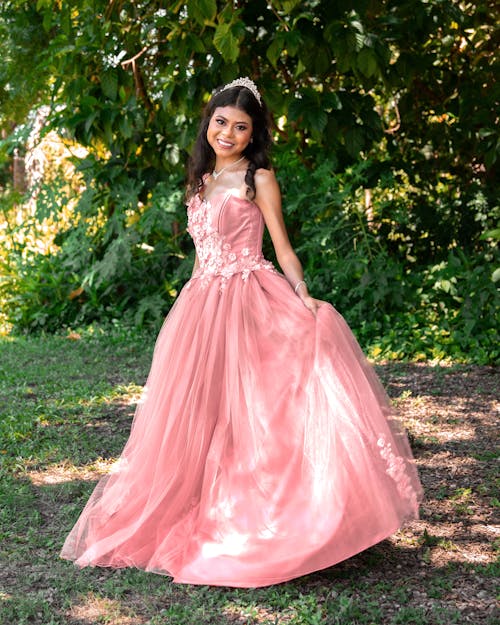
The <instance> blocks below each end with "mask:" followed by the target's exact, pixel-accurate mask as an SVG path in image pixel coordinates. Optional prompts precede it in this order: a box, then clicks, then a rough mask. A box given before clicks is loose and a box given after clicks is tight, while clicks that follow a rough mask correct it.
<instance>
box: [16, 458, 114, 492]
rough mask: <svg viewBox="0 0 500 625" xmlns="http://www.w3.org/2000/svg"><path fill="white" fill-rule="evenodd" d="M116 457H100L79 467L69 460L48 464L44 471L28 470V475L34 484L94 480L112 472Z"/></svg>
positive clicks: (43, 484)
mask: <svg viewBox="0 0 500 625" xmlns="http://www.w3.org/2000/svg"><path fill="white" fill-rule="evenodd" d="M116 461H117V459H116V458H106V459H103V458H99V459H98V460H96V461H95V462H92V463H90V464H88V465H84V466H81V467H78V466H76V465H74V464H71V463H69V462H65V463H63V464H60V463H59V464H54V465H50V466H48V467H47V468H46V469H44V470H43V471H38V470H28V471H27V472H26V474H27V476H28V477H29V479H30V480H31V482H32V484H33V485H34V486H45V485H48V484H51V485H52V484H64V483H65V482H74V481H80V482H92V481H95V480H97V479H99V478H100V477H102V476H103V475H106V474H107V473H110V472H111V470H112V467H113V465H114V464H115V463H116Z"/></svg>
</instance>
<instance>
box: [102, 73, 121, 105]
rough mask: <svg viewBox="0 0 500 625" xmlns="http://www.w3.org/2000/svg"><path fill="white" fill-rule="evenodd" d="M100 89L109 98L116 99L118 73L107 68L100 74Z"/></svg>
mask: <svg viewBox="0 0 500 625" xmlns="http://www.w3.org/2000/svg"><path fill="white" fill-rule="evenodd" d="M101 89H102V92H103V93H104V95H105V96H106V97H107V98H109V99H110V100H116V95H117V92H118V75H117V73H116V71H115V70H109V71H107V72H105V73H104V74H102V75H101Z"/></svg>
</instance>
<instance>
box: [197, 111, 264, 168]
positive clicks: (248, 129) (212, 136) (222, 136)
mask: <svg viewBox="0 0 500 625" xmlns="http://www.w3.org/2000/svg"><path fill="white" fill-rule="evenodd" d="M252 132H253V124H252V118H251V117H250V115H247V114H246V113H245V112H244V111H241V110H240V109H237V108H235V107H234V106H219V107H217V108H216V109H215V111H214V112H213V115H212V117H211V118H210V122H209V124H208V129H207V141H208V143H209V144H210V146H211V147H212V149H213V151H214V152H215V155H216V157H217V158H218V159H219V160H222V161H224V160H228V161H233V160H237V158H239V157H240V156H241V153H242V152H243V150H244V149H245V148H246V147H247V145H248V144H249V143H250V139H251V138H252Z"/></svg>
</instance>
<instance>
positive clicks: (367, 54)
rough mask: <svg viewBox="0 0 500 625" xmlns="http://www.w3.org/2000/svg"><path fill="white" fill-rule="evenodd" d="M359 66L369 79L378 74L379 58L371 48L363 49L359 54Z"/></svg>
mask: <svg viewBox="0 0 500 625" xmlns="http://www.w3.org/2000/svg"><path fill="white" fill-rule="evenodd" d="M357 65H358V67H359V69H360V70H361V71H362V73H363V74H364V75H365V76H366V77H367V78H369V77H370V76H374V75H375V74H377V72H378V65H377V58H376V56H375V54H374V52H373V50H371V49H370V48H363V49H362V50H361V52H360V53H359V54H358V58H357Z"/></svg>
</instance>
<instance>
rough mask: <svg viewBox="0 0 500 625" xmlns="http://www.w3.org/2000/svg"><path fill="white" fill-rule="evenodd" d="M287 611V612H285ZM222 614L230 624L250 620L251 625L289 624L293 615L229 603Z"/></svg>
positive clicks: (256, 606)
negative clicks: (258, 624) (260, 624)
mask: <svg viewBox="0 0 500 625" xmlns="http://www.w3.org/2000/svg"><path fill="white" fill-rule="evenodd" d="M287 611H288V610H287ZM222 614H223V615H224V616H227V617H228V619H230V622H231V623H240V624H245V625H246V624H247V623H249V619H252V620H251V621H250V622H252V623H255V624H257V623H265V624H266V625H267V624H268V623H279V624H280V625H285V624H286V623H291V622H292V619H293V618H294V616H295V614H293V613H291V612H289V613H288V614H283V613H282V612H277V611H276V610H271V609H269V608H267V607H264V606H262V605H251V606H242V605H241V604H237V603H234V602H229V603H228V604H227V605H226V606H225V607H224V608H223V609H222Z"/></svg>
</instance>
